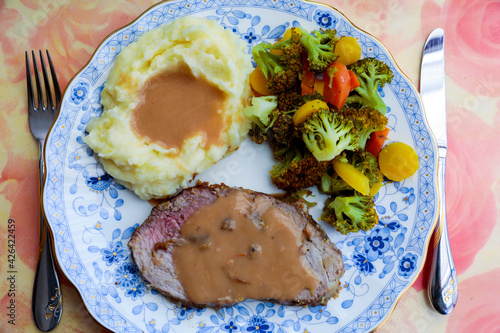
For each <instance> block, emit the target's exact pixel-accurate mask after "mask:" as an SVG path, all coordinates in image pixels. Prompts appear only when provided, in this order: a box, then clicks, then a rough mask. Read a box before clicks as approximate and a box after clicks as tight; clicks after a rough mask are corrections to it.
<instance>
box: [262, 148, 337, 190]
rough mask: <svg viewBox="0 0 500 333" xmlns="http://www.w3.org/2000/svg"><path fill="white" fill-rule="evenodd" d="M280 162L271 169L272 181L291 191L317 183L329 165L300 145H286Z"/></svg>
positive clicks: (280, 187)
mask: <svg viewBox="0 0 500 333" xmlns="http://www.w3.org/2000/svg"><path fill="white" fill-rule="evenodd" d="M281 153H282V157H281V158H280V160H281V161H280V162H279V163H278V164H276V165H274V167H273V169H272V170H271V171H270V174H271V180H272V182H273V183H274V184H275V185H276V186H277V187H278V188H279V189H282V190H285V191H289V192H295V191H297V190H300V189H303V188H308V187H311V186H314V185H316V184H317V183H318V182H319V180H320V179H321V175H322V174H323V173H324V172H325V171H326V168H327V167H328V164H327V163H324V162H319V161H318V160H316V159H315V158H314V156H312V155H311V154H310V153H308V152H307V151H306V150H303V149H300V148H298V147H295V146H294V147H286V148H284V149H283V150H282V152H281Z"/></svg>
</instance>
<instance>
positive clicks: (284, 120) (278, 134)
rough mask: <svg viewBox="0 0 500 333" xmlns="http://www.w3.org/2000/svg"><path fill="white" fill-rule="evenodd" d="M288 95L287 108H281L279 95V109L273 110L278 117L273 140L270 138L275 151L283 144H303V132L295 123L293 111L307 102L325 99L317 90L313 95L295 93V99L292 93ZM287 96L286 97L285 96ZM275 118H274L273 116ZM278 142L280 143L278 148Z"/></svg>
mask: <svg viewBox="0 0 500 333" xmlns="http://www.w3.org/2000/svg"><path fill="white" fill-rule="evenodd" d="M285 95H287V96H289V97H288V100H287V102H288V105H287V107H288V108H287V109H283V108H281V107H282V106H283V103H282V104H281V106H280V100H281V98H282V96H281V95H280V96H278V110H275V111H273V117H276V118H275V119H276V120H275V121H274V122H273V125H272V128H271V130H272V137H273V140H270V141H269V142H270V144H271V147H272V148H273V151H275V150H278V149H281V148H282V146H283V145H284V146H292V145H303V143H302V138H301V136H302V135H301V133H300V131H299V129H298V128H297V126H295V125H294V123H293V120H292V118H293V112H295V111H296V110H298V109H299V108H300V107H301V106H302V105H304V104H305V103H307V102H309V101H312V100H315V99H320V100H321V99H323V96H322V95H321V94H319V93H318V92H315V93H314V94H313V95H304V96H300V95H294V96H295V97H293V99H292V98H291V97H290V94H285ZM285 98H286V97H285ZM273 119H274V118H273ZM276 144H277V145H279V147H278V148H275V147H276Z"/></svg>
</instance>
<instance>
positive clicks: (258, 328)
mask: <svg viewBox="0 0 500 333" xmlns="http://www.w3.org/2000/svg"><path fill="white" fill-rule="evenodd" d="M186 15H195V16H203V17H209V18H210V19H213V20H216V21H217V22H219V23H220V24H221V25H223V26H224V27H226V28H228V29H232V30H233V31H234V32H235V33H236V34H238V35H239V36H240V37H241V38H242V39H243V40H245V41H246V42H247V43H248V51H249V52H250V49H251V47H252V46H253V45H255V43H258V42H261V41H271V42H274V41H275V40H276V38H277V37H279V36H281V35H282V34H283V32H284V31H285V30H286V29H287V28H289V27H291V26H297V25H301V26H304V27H305V28H306V29H308V30H313V29H318V28H335V29H337V32H338V33H339V34H340V35H349V36H354V37H356V38H358V41H359V43H360V45H361V47H362V54H363V56H364V57H377V58H378V59H381V60H383V61H385V62H387V63H388V64H389V66H390V67H391V69H392V70H393V71H394V79H393V81H392V83H391V84H390V85H386V86H385V87H384V89H383V90H382V91H381V95H382V96H383V98H384V100H385V101H386V104H387V105H388V109H389V112H388V113H387V116H388V118H389V126H390V127H391V132H390V136H389V138H390V139H391V140H393V141H403V142H405V143H407V144H409V145H411V146H413V148H414V149H415V150H416V151H417V154H418V156H419V159H420V168H419V170H418V172H417V173H416V174H415V175H414V176H412V177H411V178H409V179H407V180H406V181H404V182H401V183H393V184H388V185H386V186H384V187H383V188H382V190H381V191H380V193H379V194H378V195H377V197H376V205H377V207H376V208H377V211H378V213H379V217H380V224H379V225H377V226H376V227H375V228H374V229H373V230H371V231H369V232H367V233H364V232H360V233H354V234H349V235H347V236H343V235H341V234H339V233H338V232H336V231H335V230H334V229H332V228H330V227H329V226H326V225H324V227H325V229H326V231H327V233H328V235H329V237H330V238H331V239H332V241H334V242H335V243H336V244H337V246H338V247H339V248H340V249H341V250H342V253H343V257H344V262H345V267H346V272H345V275H344V277H343V278H342V285H343V288H342V290H341V292H340V296H339V298H337V299H335V300H330V301H329V302H328V305H327V306H318V307H294V306H281V305H278V304H274V303H272V302H258V301H246V302H243V303H241V304H239V305H236V306H234V307H231V308H224V309H220V310H217V311H216V310H214V309H211V308H208V309H194V308H189V307H179V306H177V305H176V304H173V303H171V302H169V301H168V300H167V299H166V298H164V297H162V296H161V295H159V294H158V293H157V292H156V291H155V290H150V289H147V288H146V286H145V283H144V281H143V280H142V278H141V276H140V274H139V272H137V270H136V268H135V266H134V263H133V261H132V259H131V255H130V252H129V249H128V247H127V242H128V240H129V238H130V236H131V234H132V231H133V229H134V227H136V226H138V225H139V224H140V223H141V222H142V221H143V220H144V219H145V218H146V217H147V215H148V214H149V212H150V209H151V206H150V204H149V203H148V202H145V201H141V200H140V199H138V198H137V197H136V196H135V195H133V194H132V192H130V191H128V190H126V189H125V188H123V187H122V186H121V185H119V184H117V183H116V182H115V181H114V180H113V179H112V178H111V177H110V176H109V175H107V174H106V173H105V172H104V171H103V170H102V168H101V166H100V165H99V164H98V163H97V161H96V158H95V154H93V152H92V151H91V150H90V149H89V148H88V147H87V146H86V145H85V144H84V143H83V141H82V140H81V137H82V136H83V135H84V131H85V127H86V124H87V122H88V121H89V119H90V118H91V117H97V116H99V115H100V113H101V111H102V107H101V105H100V103H99V101H100V92H101V90H102V88H103V85H104V82H105V81H106V78H107V75H108V73H109V70H110V68H111V67H112V65H113V62H114V61H115V59H116V55H117V54H118V53H119V52H120V51H121V50H122V49H123V48H124V47H125V46H127V45H128V44H130V43H131V42H133V41H135V40H136V39H137V38H138V37H139V36H140V35H141V34H142V33H143V32H144V31H147V30H150V29H154V28H155V27H157V26H159V25H161V24H164V23H167V22H170V21H171V20H173V19H175V18H176V17H181V16H186ZM436 149H437V148H436V144H435V141H434V138H433V136H432V134H431V132H430V130H429V128H428V127H427V123H426V121H425V119H424V116H423V113H422V103H421V101H420V98H419V96H418V93H417V92H416V90H415V88H414V86H413V85H412V84H411V83H410V82H409V81H408V79H407V78H406V77H405V76H404V75H403V74H402V73H401V71H400V70H399V68H398V67H397V66H396V64H395V63H394V60H393V59H392V57H391V56H390V54H389V53H388V51H387V50H386V49H385V48H384V46H383V45H382V44H381V43H380V42H378V41H377V40H376V39H374V38H373V37H371V36H369V35H368V34H366V33H364V32H362V31H360V30H359V29H357V28H355V27H354V26H353V25H352V24H351V23H350V22H349V21H348V20H347V19H346V18H345V17H344V16H343V15H342V14H340V13H339V12H337V11H336V10H334V9H332V8H329V7H326V6H322V5H319V4H314V3H308V2H303V1H297V0H291V1H282V0H272V1H271V0H219V1H213V0H188V1H172V2H163V3H160V4H158V5H156V6H153V7H151V8H150V9H149V10H147V11H146V12H145V13H144V14H142V15H141V16H140V17H139V18H138V19H136V20H135V21H134V22H132V23H131V24H129V25H127V26H125V27H123V28H122V29H119V30H117V31H116V32H114V33H113V34H112V35H110V36H109V37H108V38H107V39H106V40H104V41H103V42H102V43H101V45H100V46H99V48H98V49H97V50H96V52H95V53H94V55H93V57H92V59H91V60H90V62H89V63H88V64H87V65H86V66H85V67H84V68H83V69H82V70H81V71H80V72H79V73H78V74H77V75H76V76H75V77H74V78H73V80H72V81H71V83H70V84H69V85H68V87H67V89H66V92H65V94H64V98H63V101H62V106H61V111H60V114H59V117H58V118H57V120H56V122H55V124H54V126H53V128H52V130H51V132H50V135H49V137H48V139H47V145H46V151H45V158H46V166H47V180H46V182H45V188H44V194H43V202H44V209H45V213H46V215H47V219H48V221H49V224H50V227H51V228H52V232H53V235H54V243H55V249H56V257H57V260H58V261H59V264H60V267H61V268H62V270H63V272H64V274H66V276H67V278H68V279H69V280H70V281H71V282H72V283H73V284H74V285H75V286H76V288H77V289H78V291H79V292H80V294H81V296H82V299H83V301H84V302H85V305H86V306H87V308H88V310H89V312H90V313H91V315H92V316H94V318H95V319H96V320H97V321H98V322H99V323H101V324H102V325H103V326H105V327H106V328H108V329H110V330H113V331H117V332H121V331H127V332H131V331H148V332H219V331H220V332H238V331H244V332H294V331H295V332H298V331H300V332H304V331H305V330H307V331H328V332H334V331H336V332H344V331H346V332H352V331H356V332H363V331H370V330H373V329H375V328H377V327H379V326H380V325H381V324H382V323H383V322H384V321H385V320H386V319H387V318H388V316H389V315H390V313H391V312H392V310H393V309H394V307H395V305H396V303H397V301H398V300H399V298H400V297H401V295H402V294H403V293H404V291H405V290H407V289H408V288H409V287H410V286H411V284H412V283H413V281H414V280H415V279H416V277H417V275H418V274H419V272H420V270H421V268H422V266H423V262H424V260H425V255H426V249H427V244H428V242H429V239H430V235H431V231H432V229H433V227H434V224H435V222H436V218H437V209H436V206H437V196H436V163H437V162H436ZM273 163H274V161H273V160H272V155H271V153H270V150H269V149H268V147H267V146H265V145H260V146H259V145H256V144H254V143H252V142H250V141H249V140H247V141H245V142H244V144H243V146H242V147H241V149H239V150H238V151H237V152H236V153H234V154H233V155H231V156H229V157H228V158H226V159H224V160H223V161H221V162H219V163H218V164H217V165H215V166H214V167H213V168H211V169H209V170H208V171H206V172H205V173H203V174H201V175H200V177H199V178H201V179H203V180H207V181H210V182H214V183H218V182H225V183H226V184H228V185H233V186H242V187H245V188H249V189H252V190H257V191H263V192H267V193H273V192H276V188H275V187H273V186H272V184H271V182H270V179H269V173H268V172H269V170H270V167H271V166H272V164H273ZM319 212H320V208H318V209H316V210H315V211H313V216H316V217H317V216H318V214H319Z"/></svg>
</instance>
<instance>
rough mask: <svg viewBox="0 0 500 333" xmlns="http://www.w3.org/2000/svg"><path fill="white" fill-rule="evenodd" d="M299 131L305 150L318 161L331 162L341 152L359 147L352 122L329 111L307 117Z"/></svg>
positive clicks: (321, 111) (323, 110)
mask: <svg viewBox="0 0 500 333" xmlns="http://www.w3.org/2000/svg"><path fill="white" fill-rule="evenodd" d="M300 131H301V133H302V140H303V141H304V143H305V145H306V147H307V149H309V151H310V152H311V153H312V154H313V155H314V157H315V158H316V159H317V160H318V161H330V160H333V159H334V158H335V157H336V156H338V155H339V154H340V153H341V152H342V151H344V150H355V149H357V148H358V147H359V143H358V141H359V134H358V131H357V130H356V128H355V127H354V124H353V122H352V120H350V119H349V118H346V117H344V116H343V115H342V114H340V113H337V112H333V111H330V110H326V109H322V110H319V111H317V112H315V113H313V114H311V115H310V116H308V117H307V119H306V121H305V122H303V123H302V124H301V125H300Z"/></svg>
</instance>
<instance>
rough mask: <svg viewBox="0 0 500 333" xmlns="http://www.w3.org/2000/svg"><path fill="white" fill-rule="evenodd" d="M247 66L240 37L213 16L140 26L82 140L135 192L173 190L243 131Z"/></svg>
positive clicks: (148, 194)
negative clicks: (141, 29)
mask: <svg viewBox="0 0 500 333" xmlns="http://www.w3.org/2000/svg"><path fill="white" fill-rule="evenodd" d="M252 69H253V68H252V64H251V59H250V55H249V54H248V53H246V52H245V47H244V45H243V43H242V42H241V41H240V40H239V39H238V38H237V36H236V35H235V34H233V33H232V32H231V31H229V30H224V29H223V28H222V27H221V26H220V25H218V24H217V23H216V22H214V21H210V20H207V19H202V18H195V17H184V18H180V19H177V20H175V21H173V22H172V23H170V24H166V25H163V26H161V27H159V28H157V29H154V30H151V31H149V32H146V33H144V35H142V36H141V37H139V38H138V39H137V41H136V42H134V43H132V44H130V45H128V46H127V47H126V48H125V49H123V51H121V53H120V54H119V55H118V57H117V59H116V63H115V65H114V67H113V69H112V70H111V72H110V74H109V77H108V80H107V82H106V84H105V87H104V90H103V92H102V95H101V103H102V105H103V110H104V111H103V113H102V115H101V117H100V118H95V119H92V120H91V121H90V122H89V124H88V126H87V132H88V135H87V136H86V137H85V138H84V140H85V142H86V143H87V144H88V145H89V147H90V148H92V149H93V150H94V151H95V152H96V153H97V154H98V156H99V159H100V161H101V163H102V164H103V166H104V169H105V170H106V172H108V173H109V174H110V175H111V176H113V177H114V178H115V179H116V180H117V181H119V182H120V183H122V184H124V185H125V186H127V187H128V188H130V189H132V190H133V191H134V192H135V193H136V194H137V195H138V196H139V197H141V198H143V199H152V198H162V197H167V196H169V195H172V194H175V193H177V192H178V191H179V190H180V189H181V188H183V187H186V186H187V183H188V182H189V181H190V180H191V179H192V178H193V177H194V175H196V174H198V173H200V172H202V171H204V170H206V169H207V168H209V167H210V166H212V165H213V164H214V163H216V162H217V161H219V160H220V159H221V158H223V157H224V156H225V155H226V154H227V153H228V152H231V151H234V150H235V149H236V148H238V146H239V145H240V143H241V142H242V141H243V140H244V138H245V137H246V135H247V133H248V130H249V127H250V124H249V121H248V119H247V118H246V117H245V116H244V114H243V109H244V108H245V106H246V105H247V104H248V99H249V98H250V85H249V82H248V77H249V74H250V72H251V71H252ZM202 97H203V98H205V100H203V98H202Z"/></svg>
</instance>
